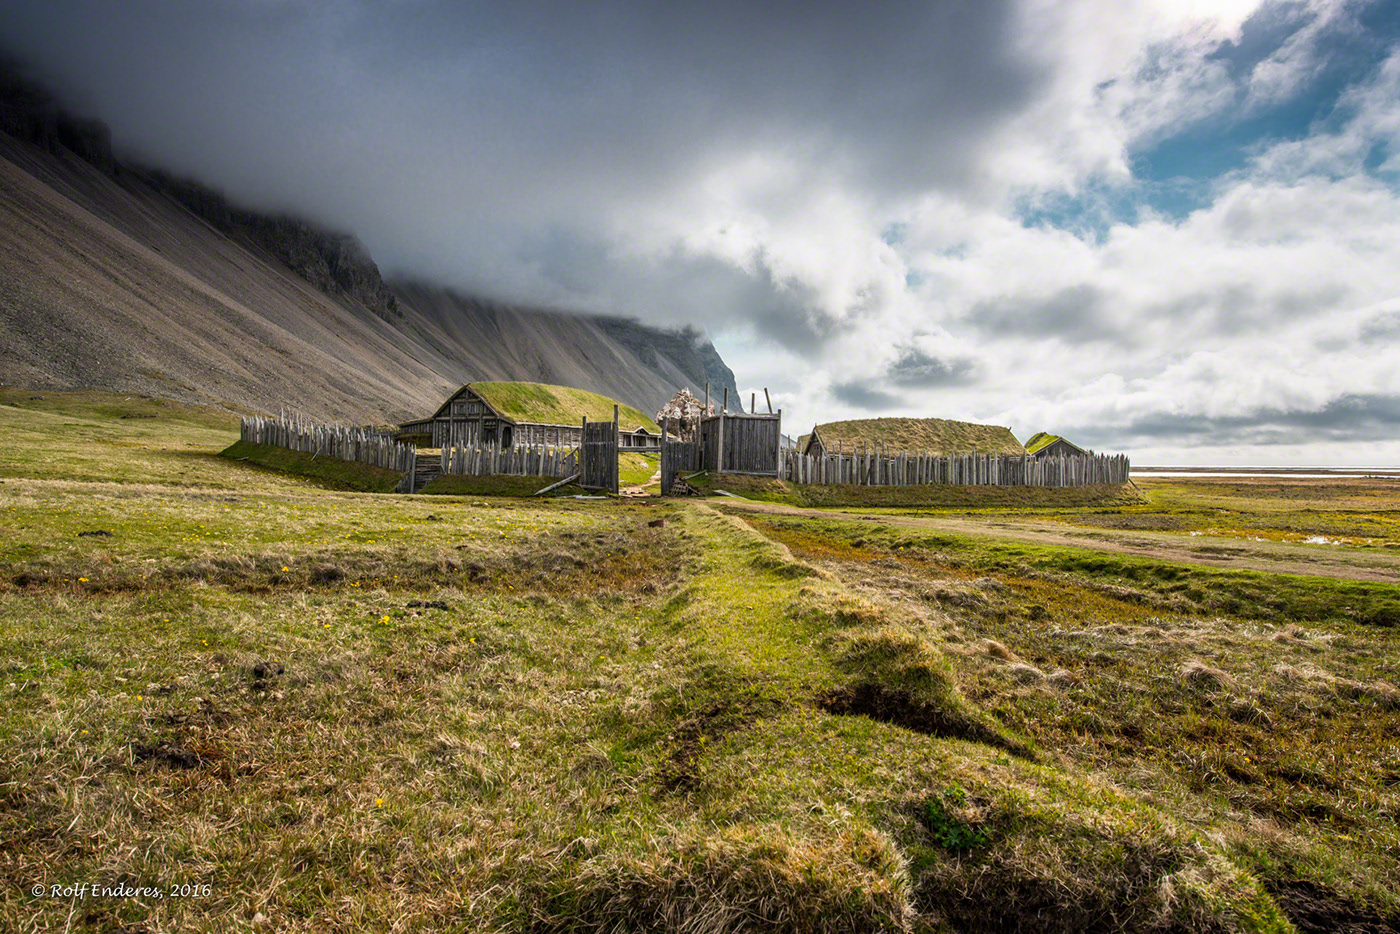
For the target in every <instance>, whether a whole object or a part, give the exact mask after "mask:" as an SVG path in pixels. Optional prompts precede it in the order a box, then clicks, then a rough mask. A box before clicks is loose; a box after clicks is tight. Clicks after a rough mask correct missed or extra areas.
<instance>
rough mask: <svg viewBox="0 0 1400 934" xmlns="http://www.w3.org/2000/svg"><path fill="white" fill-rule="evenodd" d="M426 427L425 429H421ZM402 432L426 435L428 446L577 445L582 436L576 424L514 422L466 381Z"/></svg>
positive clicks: (505, 446) (503, 446)
mask: <svg viewBox="0 0 1400 934" xmlns="http://www.w3.org/2000/svg"><path fill="white" fill-rule="evenodd" d="M425 428H426V429H427V430H426V431H425V430H424V429H425ZM403 429H404V433H405V434H407V433H408V432H409V431H410V430H412V431H413V433H414V434H418V435H423V434H426V435H428V436H429V437H430V443H429V446H430V447H435V448H445V447H451V446H453V445H457V446H460V447H482V446H489V447H496V448H514V447H522V446H524V445H557V446H564V447H576V446H577V445H578V443H579V441H580V440H581V439H582V436H583V429H582V427H581V426H579V425H546V424H538V423H532V422H516V421H515V419H513V418H509V417H507V416H505V415H502V414H501V413H500V412H498V411H496V409H495V408H494V407H493V406H492V405H491V403H489V402H487V401H486V400H485V399H483V398H482V397H481V396H480V395H478V394H477V393H476V391H475V390H474V389H472V384H471V383H467V384H466V385H465V386H463V387H462V388H461V389H459V390H457V391H456V392H454V393H453V394H452V395H450V396H448V397H447V401H446V402H444V403H443V404H442V405H441V406H439V407H438V410H437V411H436V412H434V413H433V414H432V416H431V417H429V418H424V419H419V420H417V421H414V422H406V423H405V424H404V426H403Z"/></svg>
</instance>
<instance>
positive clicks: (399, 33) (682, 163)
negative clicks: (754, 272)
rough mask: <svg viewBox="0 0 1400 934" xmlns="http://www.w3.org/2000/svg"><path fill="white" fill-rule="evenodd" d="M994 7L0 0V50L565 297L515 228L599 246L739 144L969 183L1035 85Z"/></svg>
mask: <svg viewBox="0 0 1400 934" xmlns="http://www.w3.org/2000/svg"><path fill="white" fill-rule="evenodd" d="M1009 17H1010V4H1009V3H1008V2H1006V0H996V2H985V3H965V2H951V0H950V2H932V3H930V2H906V3H887V4H876V5H874V6H853V5H850V4H839V3H826V4H822V3H795V2H791V3H771V4H752V3H741V2H719V3H708V4H684V5H682V4H653V3H641V2H636V3H597V4H545V3H512V4H487V3H456V2H447V0H421V2H409V3H392V4H384V3H370V2H345V3H335V4H323V3H319V2H310V0H287V2H260V3H235V2H231V0H211V2H200V3H173V2H155V0H132V2H123V3H111V2H107V0H101V2H96V0H88V2H80V0H43V2H19V3H8V4H5V5H4V6H3V8H0V40H2V41H3V44H4V45H5V47H6V48H7V49H8V50H9V51H11V52H13V53H15V54H17V55H19V56H20V57H21V58H22V59H24V60H26V61H28V62H29V63H30V64H31V65H32V66H33V67H34V69H35V71H36V73H37V76H38V77H40V78H41V79H44V80H47V81H50V82H52V83H53V84H54V85H55V86H56V87H57V89H58V91H59V92H60V94H61V95H63V96H64V97H66V98H68V99H70V100H72V101H73V103H74V104H75V106H76V107H79V108H85V109H87V110H89V111H91V112H93V113H94V114H95V115H97V116H99V117H102V118H104V119H105V120H107V121H108V122H109V123H110V124H111V126H112V129H113V136H114V139H115V142H116V143H117V145H118V147H126V148H127V149H128V150H129V151H133V152H135V153H136V154H138V155H141V156H143V157H144V158H147V159H149V160H151V161H153V162H156V163H158V164H161V165H163V166H166V167H169V168H171V169H173V170H175V171H178V172H185V173H190V174H193V175H195V176H197V177H199V178H201V179H203V180H206V181H209V182H212V183H214V184H216V185H220V186H222V187H224V188H225V189H226V190H228V192H229V194H230V195H232V196H233V197H235V198H237V199H242V200H245V201H248V202H251V203H252V204H253V205H254V206H259V207H274V208H281V209H290V210H295V211H299V212H302V213H306V214H308V215H310V216H312V217H313V218H316V219H320V220H322V221H324V222H328V223H331V224H334V225H337V226H341V227H346V228H350V229H353V230H354V231H355V232H356V233H357V234H358V235H359V236H360V237H361V239H362V240H364V241H365V242H366V243H367V244H368V245H369V246H370V248H371V250H372V251H373V253H374V254H375V257H376V258H377V259H378V260H379V261H380V262H381V264H382V265H385V266H386V267H389V268H399V269H403V270H405V271H410V272H414V273H417V274H420V275H426V276H430V277H437V278H442V279H446V280H448V281H450V282H453V283H457V284H465V285H469V286H471V287H474V288H476V287H483V286H485V287H487V288H488V289H489V290H492V291H495V292H496V293H498V294H499V295H500V297H504V298H512V297H520V298H526V299H534V300H539V299H550V300H557V299H562V298H566V297H567V296H561V295H551V294H548V293H549V286H548V285H547V284H546V283H545V282H544V281H542V280H540V279H539V278H537V277H536V276H535V273H537V272H538V271H539V270H534V269H531V268H528V267H526V268H522V267H520V266H518V265H516V263H517V261H518V259H519V247H520V244H521V242H522V241H523V240H525V239H527V238H530V237H534V238H539V237H541V236H542V231H547V230H549V229H551V228H554V229H557V230H562V231H565V233H564V234H562V235H558V236H554V237H553V238H552V239H550V240H548V242H545V243H544V244H543V246H541V243H540V242H539V241H538V240H537V241H536V243H535V244H534V245H533V246H534V247H535V248H536V249H547V248H548V249H554V250H555V251H556V252H557V255H555V256H544V257H543V259H542V262H543V265H544V266H545V267H553V268H554V269H555V270H556V271H557V270H560V269H564V268H565V267H569V266H570V265H571V264H574V263H575V260H576V258H577V256H578V254H579V252H580V250H586V249H588V245H587V244H586V243H583V244H580V243H571V242H569V240H570V239H571V238H573V237H574V236H575V232H576V231H582V232H583V236H584V238H585V239H586V237H587V236H590V235H597V234H598V233H600V232H602V233H604V235H606V236H614V235H615V234H616V231H614V230H610V229H609V228H608V226H607V223H606V219H605V218H604V217H603V216H602V215H605V214H606V213H607V212H608V211H609V210H611V209H612V208H613V207H615V206H617V205H628V204H639V203H640V204H664V203H665V201H666V200H667V199H668V198H669V197H671V195H672V193H673V192H674V190H675V189H676V188H677V187H678V186H684V185H687V184H689V183H691V182H692V181H693V180H694V179H695V178H697V177H700V176H702V175H703V174H704V173H705V172H707V171H710V172H712V171H723V169H724V167H725V166H726V165H727V164H728V161H729V160H731V159H732V158H735V157H736V154H738V155H742V154H743V153H747V152H752V151H756V150H757V151H762V150H765V149H766V150H771V151H781V152H785V153H788V154H789V155H791V156H792V157H793V158H797V159H799V160H801V162H802V163H803V164H804V165H810V166H814V167H817V168H819V169H821V170H822V171H828V172H832V173H836V174H837V175H839V176H840V177H841V178H842V179H843V180H844V181H845V182H846V183H848V184H851V185H853V186H855V187H856V188H858V189H860V190H862V191H864V192H866V193H867V195H868V196H870V197H872V198H876V199H880V198H884V197H892V196H897V195H899V194H902V193H907V192H910V191H915V190H921V189H923V188H925V187H927V186H930V185H933V186H938V185H956V184H959V183H960V182H961V180H963V179H965V178H966V177H968V176H969V174H970V173H973V172H974V171H975V168H976V166H977V164H978V161H979V147H980V146H982V145H985V144H986V140H987V139H988V137H989V135H990V133H992V132H993V131H994V130H995V129H996V128H997V127H998V126H1001V125H1002V124H1003V123H1004V122H1005V121H1006V120H1007V119H1009V118H1010V117H1011V116H1012V115H1014V114H1015V113H1016V112H1017V110H1018V108H1020V107H1021V106H1022V105H1023V104H1024V102H1025V101H1026V100H1027V99H1028V98H1029V96H1030V95H1031V94H1032V93H1033V92H1034V90H1035V88H1036V83H1037V80H1038V77H1039V76H1038V75H1037V74H1036V73H1035V72H1034V71H1033V70H1032V69H1031V68H1030V67H1029V66H1027V65H1026V64H1025V63H1024V62H1023V61H1021V60H1020V59H1019V58H1018V57H1016V56H1014V55H1013V54H1012V53H1011V51H1010V43H1009V42H1008V41H1007V36H1006V33H1007V30H1008V28H1009ZM799 194H800V190H799V191H794V192H792V193H789V194H787V195H781V196H782V197H796V196H798V195H799ZM601 259H602V260H603V261H604V262H605V263H606V262H611V261H612V259H613V258H612V257H608V256H604V257H601ZM624 271H626V272H627V273H628V274H629V275H635V274H636V273H637V272H638V270H637V269H632V270H623V269H621V268H615V269H613V270H612V273H614V274H616V273H621V272H624ZM546 272H548V270H546ZM650 272H652V273H654V274H656V275H657V276H658V278H659V279H661V280H664V279H665V278H666V276H667V274H668V272H667V270H658V269H651V270H650ZM597 276H598V278H599V279H603V280H606V279H607V278H608V277H609V271H608V270H606V269H603V270H599V271H598V274H597ZM578 280H579V276H578V275H577V274H575V273H573V272H571V273H569V274H568V275H564V276H556V277H555V281H554V282H553V285H554V286H558V287H560V289H561V290H564V291H567V290H568V289H572V288H575V287H577V286H578V285H579V281H578ZM643 284H644V283H635V282H632V281H631V280H630V279H629V281H628V282H627V283H619V284H618V287H619V288H622V287H625V286H626V285H643ZM493 286H494V288H492V287H493ZM769 291H771V290H769ZM514 293H530V294H520V295H517V294H514ZM797 304H798V305H801V304H802V303H801V302H798V303H797ZM733 311H735V309H717V310H715V313H717V314H723V313H732V312H733ZM781 329H782V328H781V327H780V326H777V325H774V326H773V327H772V328H770V330H781ZM799 329H800V328H799ZM809 330H811V331H812V338H813V339H820V336H821V327H820V323H819V322H818V326H816V327H815V328H813V329H809Z"/></svg>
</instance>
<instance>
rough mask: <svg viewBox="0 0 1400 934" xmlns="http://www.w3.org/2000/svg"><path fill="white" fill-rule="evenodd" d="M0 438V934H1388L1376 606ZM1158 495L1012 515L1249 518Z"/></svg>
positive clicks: (205, 450)
mask: <svg viewBox="0 0 1400 934" xmlns="http://www.w3.org/2000/svg"><path fill="white" fill-rule="evenodd" d="M30 396H44V398H41V399H31V398H30ZM0 403H3V404H0V429H2V430H4V431H5V434H6V437H7V438H8V439H12V440H11V442H10V443H9V444H7V445H6V447H5V448H4V449H3V451H0V481H2V482H0V516H3V517H4V525H5V528H6V529H7V531H8V533H9V534H7V535H6V536H5V537H4V539H3V540H0V618H3V619H4V621H5V625H4V627H3V629H0V665H3V666H4V670H3V672H0V698H3V702H0V841H3V843H4V845H3V846H0V929H2V930H7V931H8V930H14V931H40V930H64V929H69V930H77V931H167V930H182V931H184V930H191V931H211V932H213V931H227V930H252V931H347V932H348V931H361V930H433V931H438V930H449V931H515V930H531V931H614V930H615V931H623V930H648V929H661V930H665V929H670V930H684V931H696V932H699V931H743V930H754V931H759V930H764V931H766V930H777V931H783V930H787V931H832V932H837V931H843V932H844V931H901V930H907V931H930V932H931V931H949V932H951V931H975V930H1028V931H1030V930H1034V931H1042V930H1050V931H1076V932H1078V931H1105V932H1107V931H1118V930H1129V931H1135V930H1140V931H1148V930H1151V931H1170V930H1180V931H1187V930H1190V931H1290V930H1305V931H1323V930H1353V931H1383V930H1391V929H1395V928H1396V927H1397V926H1400V898H1397V895H1396V893H1395V887H1394V879H1395V878H1396V877H1397V874H1398V873H1400V838H1398V837H1397V829H1396V820H1395V815H1396V807H1397V804H1400V758H1397V757H1398V756H1400V750H1397V735H1400V691H1397V688H1396V685H1397V679H1400V670H1397V665H1396V661H1395V659H1396V658H1397V651H1396V649H1397V645H1396V640H1397V637H1398V636H1400V627H1397V626H1396V625H1395V624H1394V622H1393V621H1390V620H1389V619H1388V617H1386V616H1385V613H1386V612H1387V610H1386V603H1387V600H1388V599H1389V594H1390V593H1391V592H1392V591H1393V588H1391V589H1390V590H1387V589H1385V588H1384V587H1382V586H1381V585H1375V584H1366V583H1364V582H1363V583H1358V582H1349V581H1337V580H1321V579H1315V578H1300V577H1297V576H1294V575H1278V574H1272V575H1271V574H1264V573H1257V572H1256V573H1252V574H1241V573H1239V572H1232V571H1223V570H1218V569H1214V568H1203V567H1199V566H1195V565H1176V564H1171V563H1169V562H1161V561H1156V562H1153V561H1152V560H1150V559H1145V558H1127V557H1118V556H1104V555H1100V554H1095V553H1092V552H1085V551H1083V550H1079V549H1072V548H1060V547H1051V546H1043V545H1042V546H1037V545H1030V544H1025V543H1016V542H1013V543H1003V544H1001V545H996V544H995V543H993V544H989V543H987V542H986V541H984V540H982V539H974V538H964V537H959V536H956V535H949V534H947V533H933V532H924V531H920V530H918V529H906V528H903V527H899V526H896V525H893V524H891V522H892V521H893V519H896V518H899V516H898V515H892V516H891V517H890V519H891V522H885V521H877V522H869V521H858V520H854V519H843V518H835V517H826V518H807V517H796V516H776V515H757V514H749V513H745V514H742V515H727V514H725V512H724V511H721V509H727V507H720V508H719V509H717V508H714V507H713V506H712V505H710V504H707V502H689V501H687V502H675V503H667V502H662V501H650V502H645V501H644V502H641V503H619V502H615V501H610V502H596V501H595V502H581V501H576V500H570V499H561V500H547V501H539V500H525V499H514V498H502V497H495V496H487V495H483V494H481V493H475V494H473V495H469V496H453V495H441V496H400V495H384V494H370V493H356V492H351V491H346V490H339V489H330V488H327V485H328V483H329V482H330V481H328V480H324V479H323V480H319V481H315V482H313V481H308V480H304V479H298V478H295V477H292V476H288V475H285V474H281V473H275V472H270V471H268V470H265V469H260V468H255V467H252V466H250V465H249V464H247V463H244V462H239V461H236V460H230V459H227V458H220V457H218V456H217V453H218V452H219V451H220V450H222V449H224V448H225V447H227V446H228V445H229V444H230V443H231V442H232V441H233V440H235V437H236V430H235V429H236V425H234V424H232V422H231V420H229V419H227V418H224V417H222V416H217V415H212V414H209V413H204V412H200V411H196V410H177V409H173V408H170V407H166V406H162V405H160V404H157V403H154V402H151V401H150V400H141V399H131V400H127V399H124V398H120V397H118V398H115V399H113V398H107V397H96V396H83V397H77V398H74V397H67V396H63V397H57V396H53V395H51V394H43V393H32V394H29V393H26V394H10V395H6V396H3V397H0ZM128 415H142V416H146V415H154V416H155V417H154V418H148V417H140V418H133V417H124V416H128ZM1179 487H1180V488H1179V489H1178V488H1175V487H1174V488H1173V490H1172V491H1168V492H1166V493H1164V495H1163V498H1162V499H1161V500H1160V501H1159V500H1157V498H1156V497H1157V493H1156V492H1155V491H1153V490H1151V489H1149V500H1150V501H1149V502H1147V503H1139V502H1133V503H1126V504H1120V505H1116V506H1112V507H1111V509H1112V510H1117V511H1116V512H1089V511H1087V510H1089V509H1096V510H1106V509H1110V507H1105V506H1095V507H1085V510H1083V511H1076V509H1075V508H1074V507H1069V506H1064V505H1063V504H1061V505H1059V506H1055V507H1053V509H1052V510H1051V511H1050V512H1045V508H1044V507H1011V508H1012V509H1013V512H1015V513H1016V514H1017V515H1021V514H1022V513H1023V512H1024V510H1025V509H1031V508H1034V509H1035V510H1037V511H1038V512H1037V515H1039V514H1040V513H1041V512H1044V516H1043V521H1044V522H1046V523H1047V524H1051V525H1072V524H1074V523H1076V522H1079V523H1083V522H1088V523H1093V522H1099V521H1105V520H1102V519H1101V518H1096V517H1098V516H1107V515H1118V516H1150V515H1153V514H1154V513H1153V511H1152V510H1153V508H1154V507H1155V508H1157V510H1158V513H1157V514H1160V515H1163V516H1166V515H1177V516H1181V515H1188V514H1189V515H1195V514H1196V513H1194V512H1192V510H1198V511H1203V510H1207V509H1212V508H1232V507H1221V506H1219V505H1218V504H1217V502H1216V499H1215V498H1216V497H1219V496H1228V495H1230V494H1221V493H1218V492H1217V491H1213V490H1208V491H1205V492H1203V493H1201V494H1200V497H1201V498H1200V500H1199V501H1197V500H1194V499H1193V498H1192V497H1193V495H1195V494H1193V493H1192V490H1191V488H1190V486H1189V485H1188V484H1181V485H1179ZM1316 495H1317V496H1319V497H1324V498H1328V499H1333V497H1332V496H1331V494H1329V493H1318V494H1316ZM1249 499H1250V497H1248V496H1244V495H1242V494H1239V495H1235V499H1232V500H1228V501H1229V502H1242V501H1245V500H1249ZM1277 499H1278V497H1276V496H1273V495H1267V496H1261V497H1259V498H1258V499H1257V501H1254V502H1245V503H1243V505H1241V506H1240V508H1239V510H1238V516H1239V517H1240V518H1239V519H1238V521H1237V522H1236V524H1242V523H1243V522H1244V521H1245V520H1248V521H1256V520H1257V521H1259V522H1261V523H1265V524H1269V523H1272V524H1273V525H1274V526H1280V525H1281V524H1282V520H1280V519H1279V518H1278V517H1279V516H1281V515H1290V516H1291V515H1295V514H1304V511H1305V510H1306V509H1311V508H1315V507H1314V506H1313V505H1308V506H1300V507H1298V509H1296V510H1294V509H1291V507H1290V508H1289V509H1282V507H1280V510H1275V509H1274V507H1273V506H1272V505H1270V504H1276V500H1277ZM1317 501H1320V500H1309V501H1308V502H1310V503H1313V502H1317ZM708 502H709V503H714V502H715V501H708ZM1369 502H1370V505H1368V506H1357V507H1356V509H1354V510H1352V509H1350V507H1348V509H1342V507H1341V506H1340V505H1339V504H1334V505H1336V510H1334V511H1336V512H1338V514H1341V513H1343V512H1345V513H1346V514H1347V516H1348V517H1349V518H1347V519H1346V522H1345V523H1343V524H1344V525H1346V527H1347V528H1361V527H1362V526H1363V525H1364V524H1365V523H1366V522H1368V521H1370V520H1369V519H1368V518H1367V516H1370V515H1372V514H1374V516H1375V517H1376V518H1377V521H1380V522H1384V521H1385V517H1386V516H1387V515H1389V512H1388V511H1393V510H1394V509H1395V508H1396V506H1395V502H1394V500H1391V499H1387V498H1385V497H1384V496H1381V497H1377V498H1373V499H1371V500H1370V501H1369ZM1054 510H1058V511H1054ZM895 512H898V510H895ZM1051 512H1053V514H1051ZM1201 514H1202V515H1204V512H1202V513H1201ZM877 518H878V517H877ZM1131 521H1146V520H1143V519H1133V520H1131ZM1193 521H1194V520H1193ZM1289 521H1292V520H1289ZM1329 521H1330V520H1329ZM1339 521H1340V520H1339ZM1358 550H1360V549H1358ZM1178 585H1180V586H1178ZM1358 607H1360V609H1358ZM1261 608H1262V609H1261ZM82 883H95V884H98V885H102V886H106V887H111V886H115V885H119V884H127V885H131V886H135V887H155V888H158V889H160V890H161V892H162V896H161V897H156V896H153V895H145V896H142V897H110V896H108V895H106V894H103V895H93V894H92V893H91V892H90V891H89V892H85V893H83V894H82V895H81V896H77V895H74V894H65V893H64V892H59V893H58V894H56V895H55V894H52V889H50V888H48V887H51V886H65V885H81V884H82ZM35 885H43V886H45V887H46V889H45V891H44V893H43V894H42V895H41V896H38V897H36V896H35V895H33V894H32V891H31V890H32V888H33V886H35ZM172 886H176V887H178V886H193V887H195V888H194V889H193V890H181V889H178V888H177V889H176V890H175V891H173V892H172V891H171V887H172Z"/></svg>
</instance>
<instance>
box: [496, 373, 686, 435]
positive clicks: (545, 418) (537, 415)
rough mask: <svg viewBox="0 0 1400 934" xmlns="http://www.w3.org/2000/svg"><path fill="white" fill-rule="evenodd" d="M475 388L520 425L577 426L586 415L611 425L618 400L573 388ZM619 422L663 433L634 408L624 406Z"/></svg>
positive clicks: (527, 385)
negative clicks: (536, 423)
mask: <svg viewBox="0 0 1400 934" xmlns="http://www.w3.org/2000/svg"><path fill="white" fill-rule="evenodd" d="M471 387H472V389H474V390H475V391H476V392H477V394H478V395H480V396H481V397H482V398H483V399H485V400H486V401H487V402H489V403H490V404H491V407H492V408H494V409H495V410H496V411H497V412H500V413H501V414H502V415H504V416H505V417H506V418H510V419H513V420H515V421H517V422H539V423H543V424H546V425H577V424H578V423H579V420H580V419H581V418H583V417H584V416H587V417H588V420H589V421H590V422H610V421H612V417H613V405H614V404H615V400H613V399H609V398H608V397H607V396H601V395H599V394H598V393H596V392H587V391H586V390H583V389H574V388H571V387H569V386H548V385H545V384H544V383H518V382H517V383H502V382H482V383H472V384H471ZM618 419H619V423H620V427H621V428H624V429H633V428H636V427H637V426H638V425H641V426H644V427H645V428H646V429H647V430H648V431H650V432H652V433H653V434H660V433H661V429H660V428H659V427H657V425H656V422H654V421H652V420H651V419H650V418H648V417H647V416H646V415H645V414H643V413H642V412H641V411H639V410H637V409H634V408H633V407H632V406H630V405H623V406H621V407H620V410H619V413H618Z"/></svg>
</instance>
